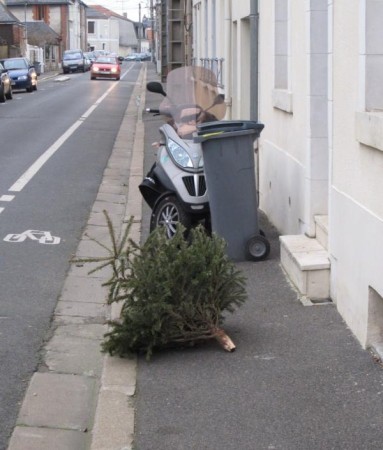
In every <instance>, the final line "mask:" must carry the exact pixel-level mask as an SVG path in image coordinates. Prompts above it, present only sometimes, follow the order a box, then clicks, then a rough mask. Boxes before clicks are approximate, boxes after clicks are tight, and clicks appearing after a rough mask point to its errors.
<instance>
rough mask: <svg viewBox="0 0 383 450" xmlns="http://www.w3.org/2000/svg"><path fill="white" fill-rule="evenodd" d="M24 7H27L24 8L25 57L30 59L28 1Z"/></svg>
mask: <svg viewBox="0 0 383 450" xmlns="http://www.w3.org/2000/svg"><path fill="white" fill-rule="evenodd" d="M24 6H25V8H24V27H25V31H24V35H25V56H26V57H28V27H27V7H28V2H27V1H26V2H25V5H24Z"/></svg>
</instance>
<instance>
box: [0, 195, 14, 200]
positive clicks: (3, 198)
mask: <svg viewBox="0 0 383 450" xmlns="http://www.w3.org/2000/svg"><path fill="white" fill-rule="evenodd" d="M14 198H15V196H14V195H2V196H1V197H0V202H11V201H12V200H13V199H14Z"/></svg>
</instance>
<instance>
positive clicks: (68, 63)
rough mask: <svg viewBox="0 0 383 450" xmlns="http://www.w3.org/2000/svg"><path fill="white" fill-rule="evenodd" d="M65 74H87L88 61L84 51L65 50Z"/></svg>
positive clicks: (63, 61)
mask: <svg viewBox="0 0 383 450" xmlns="http://www.w3.org/2000/svg"><path fill="white" fill-rule="evenodd" d="M62 68H63V73H70V72H85V71H86V61H85V55H84V53H83V51H82V50H79V49H77V50H65V52H64V54H63V60H62Z"/></svg>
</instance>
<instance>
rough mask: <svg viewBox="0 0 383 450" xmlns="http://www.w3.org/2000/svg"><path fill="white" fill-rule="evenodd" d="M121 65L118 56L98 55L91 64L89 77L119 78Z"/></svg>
mask: <svg viewBox="0 0 383 450" xmlns="http://www.w3.org/2000/svg"><path fill="white" fill-rule="evenodd" d="M120 76H121V66H120V63H119V61H118V58H116V57H115V56H99V57H98V58H97V59H96V61H94V63H93V64H92V67H91V69H90V79H91V80H95V79H96V78H114V79H115V80H116V81H117V80H119V79H120Z"/></svg>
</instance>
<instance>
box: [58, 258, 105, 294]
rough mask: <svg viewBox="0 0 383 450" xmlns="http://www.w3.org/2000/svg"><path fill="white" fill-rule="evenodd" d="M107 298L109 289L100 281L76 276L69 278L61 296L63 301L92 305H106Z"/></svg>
mask: <svg viewBox="0 0 383 450" xmlns="http://www.w3.org/2000/svg"><path fill="white" fill-rule="evenodd" d="M96 266H97V264H95V265H94V267H96ZM107 298H108V289H107V288H106V287H103V286H102V282H100V280H99V279H97V278H90V277H76V276H69V277H67V279H66V280H65V283H64V286H63V289H62V292H61V296H60V300H61V301H69V302H90V303H105V302H106V300H107Z"/></svg>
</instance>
